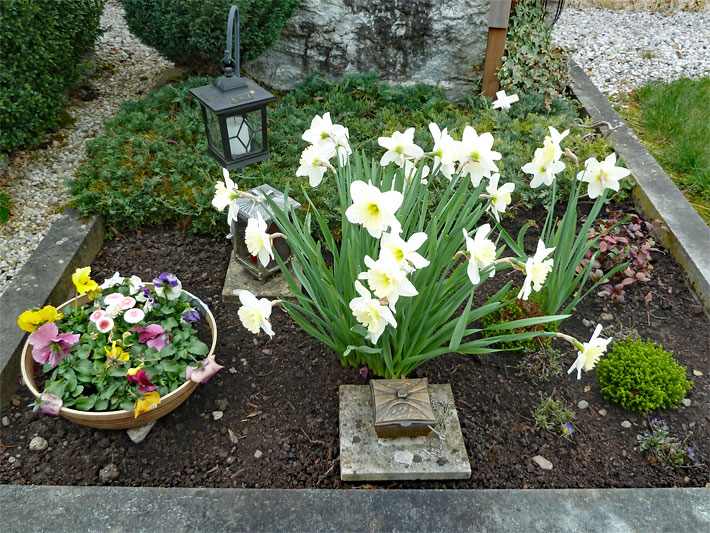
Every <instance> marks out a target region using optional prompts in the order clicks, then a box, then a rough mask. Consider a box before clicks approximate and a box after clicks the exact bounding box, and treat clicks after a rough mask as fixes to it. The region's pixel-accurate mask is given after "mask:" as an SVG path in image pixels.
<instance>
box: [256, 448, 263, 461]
mask: <svg viewBox="0 0 710 533" xmlns="http://www.w3.org/2000/svg"><path fill="white" fill-rule="evenodd" d="M262 455H264V453H263V452H262V451H261V450H256V451H255V452H254V459H261V456H262Z"/></svg>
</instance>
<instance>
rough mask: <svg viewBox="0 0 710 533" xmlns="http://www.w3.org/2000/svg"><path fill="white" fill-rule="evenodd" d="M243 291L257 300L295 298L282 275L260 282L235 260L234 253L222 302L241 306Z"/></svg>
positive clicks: (226, 277)
mask: <svg viewBox="0 0 710 533" xmlns="http://www.w3.org/2000/svg"><path fill="white" fill-rule="evenodd" d="M291 273H293V271H291ZM299 286H300V284H299ZM242 290H247V291H250V292H251V293H252V294H254V296H256V297H257V298H268V299H269V300H276V299H278V298H279V297H282V296H285V297H286V298H289V297H293V296H292V295H291V291H289V290H288V282H287V281H286V278H285V277H283V275H282V274H275V275H273V276H271V277H270V278H267V279H265V280H264V281H263V282H262V281H259V280H258V279H256V278H255V277H254V276H252V275H251V274H250V273H249V271H248V270H247V269H246V268H244V265H242V264H241V263H240V262H239V261H237V260H236V259H234V253H232V254H230V256H229V267H228V268H227V275H226V276H225V278H224V287H223V288H222V301H223V302H224V303H226V304H237V305H241V302H240V301H239V291H242ZM235 291H236V292H235Z"/></svg>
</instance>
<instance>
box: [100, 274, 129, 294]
mask: <svg viewBox="0 0 710 533" xmlns="http://www.w3.org/2000/svg"><path fill="white" fill-rule="evenodd" d="M124 279H126V278H122V277H121V275H120V274H119V273H118V272H114V273H113V276H111V277H110V278H106V279H105V280H104V282H103V283H102V284H101V285H99V289H101V290H102V291H105V290H106V289H110V288H111V287H115V286H116V285H120V284H121V283H123V280H124Z"/></svg>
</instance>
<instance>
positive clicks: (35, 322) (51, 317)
mask: <svg viewBox="0 0 710 533" xmlns="http://www.w3.org/2000/svg"><path fill="white" fill-rule="evenodd" d="M63 317H64V315H63V314H62V313H58V312H57V309H56V308H55V307H53V306H51V305H45V306H44V307H43V308H42V309H35V310H33V309H30V310H28V311H25V312H24V313H22V314H21V315H20V316H19V317H18V318H17V325H18V326H20V329H22V330H23V331H27V332H29V333H32V332H33V331H35V330H36V329H37V328H38V327H40V326H41V325H42V324H47V323H48V322H55V321H57V320H60V319H61V318H63Z"/></svg>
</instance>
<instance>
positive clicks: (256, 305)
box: [237, 290, 274, 337]
mask: <svg viewBox="0 0 710 533" xmlns="http://www.w3.org/2000/svg"><path fill="white" fill-rule="evenodd" d="M239 301H240V302H241V303H242V306H241V307H240V308H239V311H238V313H237V314H238V315H239V320H240V321H241V322H242V324H243V325H244V327H245V328H247V329H248V330H249V331H250V332H251V333H253V334H254V335H256V334H258V333H259V330H260V329H262V330H264V333H266V334H267V335H268V336H269V337H273V336H274V330H272V329H271V323H270V322H269V317H270V316H271V307H272V306H271V302H270V301H269V300H267V299H266V298H261V299H260V300H259V299H257V297H256V296H254V295H253V294H252V293H251V292H249V291H247V290H242V291H240V292H239Z"/></svg>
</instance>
